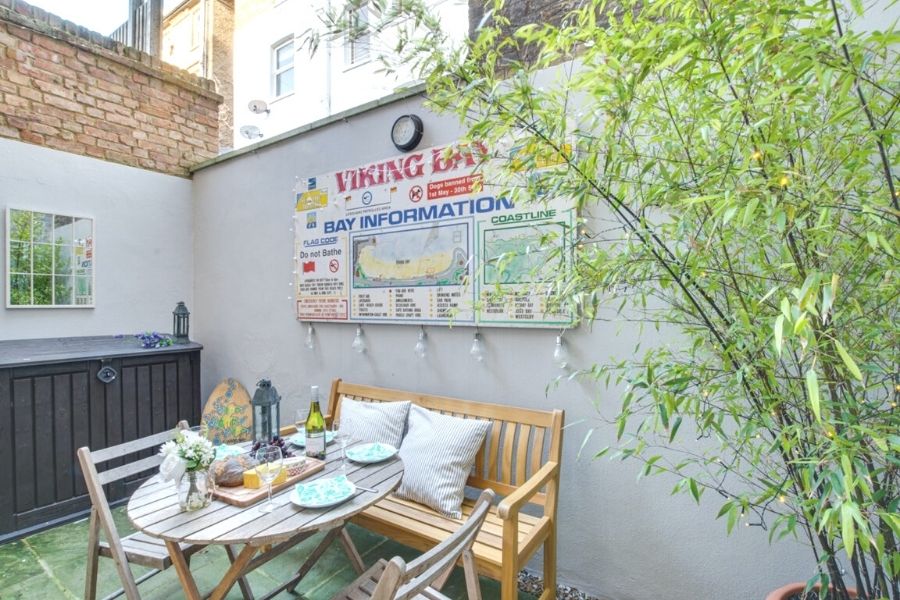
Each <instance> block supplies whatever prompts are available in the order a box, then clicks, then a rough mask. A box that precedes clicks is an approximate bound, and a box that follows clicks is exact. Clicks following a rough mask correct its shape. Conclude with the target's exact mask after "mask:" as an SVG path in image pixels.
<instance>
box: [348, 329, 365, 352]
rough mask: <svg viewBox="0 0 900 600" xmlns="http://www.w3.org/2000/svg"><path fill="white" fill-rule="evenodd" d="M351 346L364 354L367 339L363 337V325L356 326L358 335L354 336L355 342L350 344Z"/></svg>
mask: <svg viewBox="0 0 900 600" xmlns="http://www.w3.org/2000/svg"><path fill="white" fill-rule="evenodd" d="M350 348H352V349H353V351H354V352H356V353H357V354H362V353H363V352H365V351H366V340H365V339H363V329H362V325H357V326H356V337H354V338H353V343H352V344H351V345H350Z"/></svg>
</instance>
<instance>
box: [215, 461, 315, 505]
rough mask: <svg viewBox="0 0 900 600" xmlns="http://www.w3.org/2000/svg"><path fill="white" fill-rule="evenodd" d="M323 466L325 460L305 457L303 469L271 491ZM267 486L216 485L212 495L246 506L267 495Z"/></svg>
mask: <svg viewBox="0 0 900 600" xmlns="http://www.w3.org/2000/svg"><path fill="white" fill-rule="evenodd" d="M324 468H325V461H324V460H319V459H317V458H307V459H306V464H305V465H303V470H302V471H300V472H299V473H297V474H296V475H290V476H289V477H288V478H287V479H286V480H285V481H284V482H282V483H279V484H278V485H273V486H272V493H273V494H276V493H278V492H280V491H281V490H283V489H284V488H286V487H288V486H292V485H294V484H295V483H297V482H298V481H300V480H301V479H304V478H306V477H309V476H310V475H313V474H314V473H318V472H319V471H321V470H322V469H324ZM268 495H269V488H268V486H266V485H263V486H262V487H261V488H259V489H251V488H245V487H244V486H242V485H239V486H237V487H220V486H216V489H215V491H214V492H213V496H215V497H216V498H218V499H219V500H221V501H222V502H225V503H227V504H233V505H234V506H239V507H241V508H246V507H247V506H250V505H251V504H255V503H257V502H259V501H260V500H262V499H263V498H266V497H268Z"/></svg>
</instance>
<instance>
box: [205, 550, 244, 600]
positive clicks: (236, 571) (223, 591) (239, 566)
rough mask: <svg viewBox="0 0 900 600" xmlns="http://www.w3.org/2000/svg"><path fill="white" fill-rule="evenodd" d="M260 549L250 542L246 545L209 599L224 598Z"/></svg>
mask: <svg viewBox="0 0 900 600" xmlns="http://www.w3.org/2000/svg"><path fill="white" fill-rule="evenodd" d="M258 550H259V548H255V547H253V546H250V545H249V544H248V545H246V546H244V549H243V550H241V553H240V554H238V556H237V558H236V559H235V560H234V562H232V563H231V566H230V567H229V568H228V571H226V572H225V576H224V577H223V578H222V581H220V582H219V585H217V586H216V589H214V590H213V591H212V593H211V594H210V595H209V600H222V598H224V597H225V596H226V595H227V594H228V590H230V589H231V588H232V587H233V586H234V583H235V581H237V580H238V578H239V577H240V576H241V574H242V573H243V571H244V569H245V568H246V566H247V565H248V564H249V563H250V561H251V560H253V557H254V556H255V555H256V552H257V551H258ZM195 589H196V588H195Z"/></svg>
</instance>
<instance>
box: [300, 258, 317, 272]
mask: <svg viewBox="0 0 900 600" xmlns="http://www.w3.org/2000/svg"><path fill="white" fill-rule="evenodd" d="M315 270H316V261H314V260H311V261H308V262H305V263H303V272H304V273H312V272H314V271H315Z"/></svg>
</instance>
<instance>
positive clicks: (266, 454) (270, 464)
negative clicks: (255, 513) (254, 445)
mask: <svg viewBox="0 0 900 600" xmlns="http://www.w3.org/2000/svg"><path fill="white" fill-rule="evenodd" d="M281 461H282V457H281V448H279V447H278V446H274V445H272V444H266V445H264V446H261V447H260V449H259V450H257V451H256V463H257V466H256V472H257V473H258V474H259V478H260V479H261V480H262V481H264V482H265V483H266V485H268V486H269V501H268V502H266V503H265V504H263V505H262V506H260V507H259V511H260V512H264V513H270V512H272V510H273V509H274V508H275V504H273V503H272V482H273V481H275V479H276V478H277V477H278V474H279V473H281Z"/></svg>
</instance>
